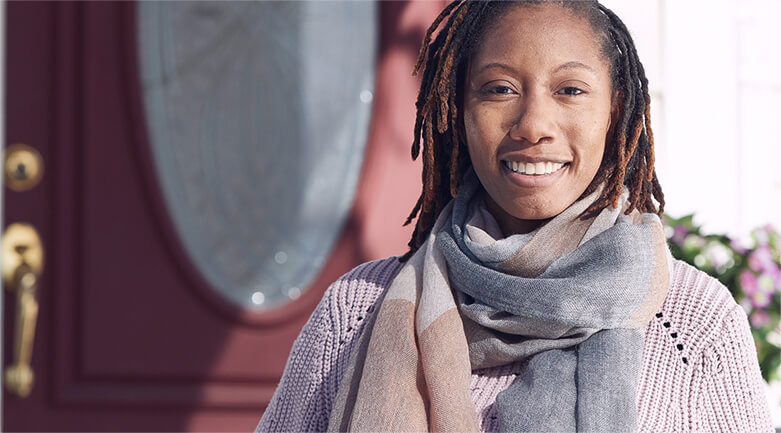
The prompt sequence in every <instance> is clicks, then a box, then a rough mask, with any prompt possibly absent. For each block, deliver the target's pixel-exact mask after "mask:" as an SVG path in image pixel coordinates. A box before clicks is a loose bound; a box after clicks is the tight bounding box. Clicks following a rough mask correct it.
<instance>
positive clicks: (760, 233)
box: [751, 226, 770, 246]
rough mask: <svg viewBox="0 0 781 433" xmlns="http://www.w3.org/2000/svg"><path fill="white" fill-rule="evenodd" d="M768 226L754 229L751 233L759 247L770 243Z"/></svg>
mask: <svg viewBox="0 0 781 433" xmlns="http://www.w3.org/2000/svg"><path fill="white" fill-rule="evenodd" d="M766 228H768V227H767V226H765V227H761V228H758V229H754V230H753V231H752V232H751V237H753V238H754V241H755V242H756V243H757V245H758V246H765V245H767V244H768V243H769V242H770V235H769V234H768V232H767V231H766Z"/></svg>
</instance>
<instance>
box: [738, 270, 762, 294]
mask: <svg viewBox="0 0 781 433" xmlns="http://www.w3.org/2000/svg"><path fill="white" fill-rule="evenodd" d="M739 280H740V288H741V290H743V293H745V294H746V295H749V296H750V295H753V294H754V293H756V292H757V285H758V284H757V276H756V275H754V273H753V272H751V271H749V270H748V269H744V270H743V272H741V273H740V277H739Z"/></svg>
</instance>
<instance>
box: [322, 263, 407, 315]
mask: <svg viewBox="0 0 781 433" xmlns="http://www.w3.org/2000/svg"><path fill="white" fill-rule="evenodd" d="M401 265H402V263H401V262H399V259H398V257H387V258H384V259H379V260H373V261H370V262H366V263H362V264H360V265H358V266H356V267H355V268H353V269H352V270H350V271H349V272H347V273H346V274H344V275H342V276H341V277H339V279H337V280H336V281H335V282H334V283H333V284H331V286H330V287H329V288H328V290H327V291H326V293H325V295H324V296H323V301H321V302H328V303H329V304H330V305H331V307H332V308H334V307H335V308H337V309H338V310H344V309H345V308H347V309H348V310H353V311H354V310H356V308H360V307H361V306H365V305H374V304H375V302H376V301H377V299H378V298H379V297H380V295H381V294H382V293H383V292H384V291H385V289H387V288H388V286H389V285H390V283H391V282H392V281H393V278H394V277H395V276H396V274H397V273H398V271H399V269H400V268H401Z"/></svg>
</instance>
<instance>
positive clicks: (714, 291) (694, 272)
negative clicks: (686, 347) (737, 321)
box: [657, 260, 740, 337]
mask: <svg viewBox="0 0 781 433" xmlns="http://www.w3.org/2000/svg"><path fill="white" fill-rule="evenodd" d="M736 309H740V307H739V306H738V305H737V303H736V302H735V298H733V296H732V294H731V293H730V292H729V290H728V289H727V287H726V286H724V284H722V283H721V282H720V281H719V280H717V279H716V278H714V277H712V276H710V275H708V274H706V273H705V272H703V271H701V270H699V269H697V268H695V267H694V266H692V265H690V264H688V263H686V262H684V261H681V260H675V261H674V263H673V273H672V276H671V278H670V290H669V292H668V293H667V298H666V299H665V302H664V304H663V305H662V309H661V311H660V313H661V314H662V317H664V318H666V319H668V320H670V321H672V322H675V324H677V325H678V326H684V327H687V328H692V329H691V330H692V332H693V333H695V334H696V333H703V334H707V333H708V332H709V330H714V328H715V326H714V325H716V324H719V323H721V322H723V321H724V320H725V319H726V318H728V317H729V316H731V315H732V314H733V313H734V312H735V310H736ZM662 317H659V314H657V318H662ZM662 323H663V326H664V323H665V322H662ZM702 336H703V337H704V336H705V335H702Z"/></svg>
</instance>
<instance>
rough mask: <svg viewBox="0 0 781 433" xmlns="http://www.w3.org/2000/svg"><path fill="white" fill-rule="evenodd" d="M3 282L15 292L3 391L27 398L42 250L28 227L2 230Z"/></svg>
mask: <svg viewBox="0 0 781 433" xmlns="http://www.w3.org/2000/svg"><path fill="white" fill-rule="evenodd" d="M2 250H3V267H2V271H3V281H4V282H5V285H6V288H7V289H8V290H10V291H12V292H16V300H17V302H16V329H15V330H14V361H13V364H11V365H10V366H8V367H6V369H5V374H4V379H5V380H4V381H5V387H6V389H7V390H8V391H9V392H11V393H12V394H15V395H17V396H19V397H22V398H24V397H27V396H28V395H29V394H30V391H31V390H32V387H33V382H34V379H35V376H34V374H33V370H32V368H31V364H30V362H31V359H32V353H33V343H34V341H35V324H36V321H37V319H38V299H37V291H38V277H39V276H40V275H41V271H43V246H42V244H41V239H40V237H39V236H38V232H37V231H36V230H35V228H34V227H33V226H31V225H29V224H24V223H14V224H11V225H9V226H8V228H6V230H5V232H4V233H3V240H2Z"/></svg>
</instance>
